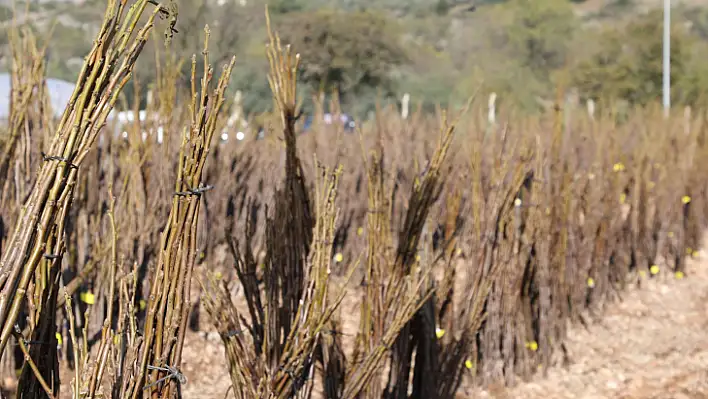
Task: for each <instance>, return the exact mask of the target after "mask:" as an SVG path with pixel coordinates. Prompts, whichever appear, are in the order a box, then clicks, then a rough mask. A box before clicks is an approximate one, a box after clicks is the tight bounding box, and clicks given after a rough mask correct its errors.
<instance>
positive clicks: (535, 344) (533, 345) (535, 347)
mask: <svg viewBox="0 0 708 399" xmlns="http://www.w3.org/2000/svg"><path fill="white" fill-rule="evenodd" d="M526 348H527V349H529V350H531V351H532V352H536V351H537V350H538V342H536V341H531V342H527V343H526Z"/></svg>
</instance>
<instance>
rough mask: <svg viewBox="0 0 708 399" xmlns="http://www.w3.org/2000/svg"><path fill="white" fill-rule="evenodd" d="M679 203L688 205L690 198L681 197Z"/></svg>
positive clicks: (686, 196)
mask: <svg viewBox="0 0 708 399" xmlns="http://www.w3.org/2000/svg"><path fill="white" fill-rule="evenodd" d="M681 202H682V203H683V204H684V205H688V203H690V202H691V197H689V196H688V195H684V196H683V197H681Z"/></svg>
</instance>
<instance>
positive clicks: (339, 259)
mask: <svg viewBox="0 0 708 399" xmlns="http://www.w3.org/2000/svg"><path fill="white" fill-rule="evenodd" d="M343 259H344V255H342V253H341V252H338V253H337V254H336V255H334V260H335V262H337V263H339V262H341V261H342V260H343Z"/></svg>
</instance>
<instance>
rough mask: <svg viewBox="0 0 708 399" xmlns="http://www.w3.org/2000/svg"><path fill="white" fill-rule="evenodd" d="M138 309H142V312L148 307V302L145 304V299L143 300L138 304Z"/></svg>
mask: <svg viewBox="0 0 708 399" xmlns="http://www.w3.org/2000/svg"><path fill="white" fill-rule="evenodd" d="M138 307H140V310H143V309H145V307H147V302H145V300H144V299H141V300H140V302H138Z"/></svg>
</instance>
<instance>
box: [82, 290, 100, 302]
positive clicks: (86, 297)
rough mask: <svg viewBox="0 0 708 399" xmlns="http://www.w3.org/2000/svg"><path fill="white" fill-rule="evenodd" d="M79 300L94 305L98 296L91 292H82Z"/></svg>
mask: <svg viewBox="0 0 708 399" xmlns="http://www.w3.org/2000/svg"><path fill="white" fill-rule="evenodd" d="M79 298H80V299H81V301H82V302H83V303H85V304H87V305H93V304H94V303H96V296H95V295H94V294H93V293H91V292H90V291H86V292H82V293H81V294H80V295H79Z"/></svg>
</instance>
